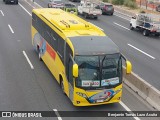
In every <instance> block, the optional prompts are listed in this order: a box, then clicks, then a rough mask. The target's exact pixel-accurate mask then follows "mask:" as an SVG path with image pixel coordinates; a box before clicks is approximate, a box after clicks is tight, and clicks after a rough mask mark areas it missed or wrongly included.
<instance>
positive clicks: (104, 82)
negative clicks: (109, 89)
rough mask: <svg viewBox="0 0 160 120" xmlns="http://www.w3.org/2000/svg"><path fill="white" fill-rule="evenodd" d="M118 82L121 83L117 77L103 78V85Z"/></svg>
mask: <svg viewBox="0 0 160 120" xmlns="http://www.w3.org/2000/svg"><path fill="white" fill-rule="evenodd" d="M118 83H119V78H118V77H115V78H110V79H106V80H102V82H101V86H109V85H116V84H118Z"/></svg>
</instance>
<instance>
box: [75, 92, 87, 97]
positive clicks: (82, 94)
mask: <svg viewBox="0 0 160 120" xmlns="http://www.w3.org/2000/svg"><path fill="white" fill-rule="evenodd" d="M76 94H77V95H79V96H81V97H83V98H87V95H86V94H84V93H81V92H76Z"/></svg>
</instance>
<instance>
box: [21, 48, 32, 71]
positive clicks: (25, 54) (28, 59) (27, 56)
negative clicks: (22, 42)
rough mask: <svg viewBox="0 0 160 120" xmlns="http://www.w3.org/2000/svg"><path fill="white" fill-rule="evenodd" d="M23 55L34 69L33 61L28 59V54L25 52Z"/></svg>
mask: <svg viewBox="0 0 160 120" xmlns="http://www.w3.org/2000/svg"><path fill="white" fill-rule="evenodd" d="M23 55H24V56H25V58H26V60H27V62H28V63H29V65H30V67H31V69H34V67H33V65H32V63H31V61H30V60H29V58H28V56H27V54H26V52H25V51H23Z"/></svg>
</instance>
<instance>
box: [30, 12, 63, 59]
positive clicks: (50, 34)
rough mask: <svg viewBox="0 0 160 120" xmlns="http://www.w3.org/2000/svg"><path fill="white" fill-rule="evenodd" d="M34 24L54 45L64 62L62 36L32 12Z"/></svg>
mask: <svg viewBox="0 0 160 120" xmlns="http://www.w3.org/2000/svg"><path fill="white" fill-rule="evenodd" d="M32 25H33V27H35V29H36V30H37V31H38V32H39V33H40V35H41V36H42V37H43V38H44V39H45V40H46V41H47V42H48V43H49V44H50V45H51V46H52V48H53V49H54V50H55V51H56V52H57V53H58V55H59V57H60V59H61V60H62V62H64V43H65V41H64V40H63V38H62V37H60V35H59V34H57V33H56V32H55V31H54V30H53V29H52V28H50V27H49V26H48V25H47V24H46V23H45V22H44V21H42V20H41V19H40V18H39V17H38V16H37V15H36V14H34V13H32Z"/></svg>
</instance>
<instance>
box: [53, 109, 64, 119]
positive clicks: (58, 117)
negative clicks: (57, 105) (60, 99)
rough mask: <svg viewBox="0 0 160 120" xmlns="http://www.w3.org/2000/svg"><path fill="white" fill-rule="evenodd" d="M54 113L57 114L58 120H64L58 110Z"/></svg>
mask: <svg viewBox="0 0 160 120" xmlns="http://www.w3.org/2000/svg"><path fill="white" fill-rule="evenodd" d="M53 111H54V112H55V114H56V115H57V118H58V120H62V118H61V117H60V115H59V113H58V110H57V109H53Z"/></svg>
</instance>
